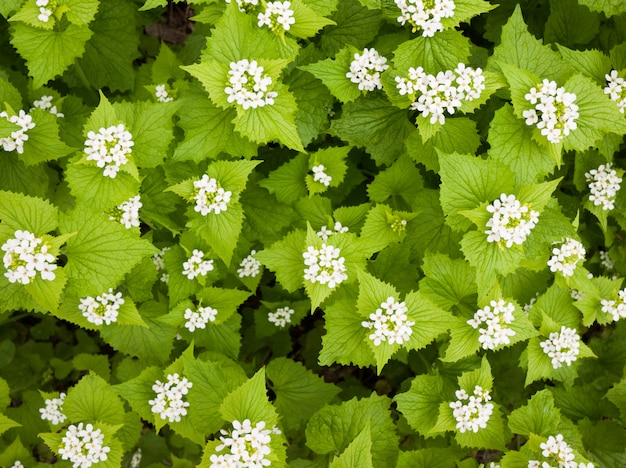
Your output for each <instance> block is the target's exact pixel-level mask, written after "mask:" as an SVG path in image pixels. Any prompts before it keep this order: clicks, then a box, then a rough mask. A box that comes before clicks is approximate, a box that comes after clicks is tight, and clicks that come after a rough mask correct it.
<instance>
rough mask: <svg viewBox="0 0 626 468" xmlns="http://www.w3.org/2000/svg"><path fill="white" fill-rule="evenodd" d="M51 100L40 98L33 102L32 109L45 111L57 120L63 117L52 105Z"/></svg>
mask: <svg viewBox="0 0 626 468" xmlns="http://www.w3.org/2000/svg"><path fill="white" fill-rule="evenodd" d="M52 99H53V97H52V96H47V95H44V96H41V98H39V99H37V100H35V101H33V108H34V109H43V110H47V111H48V112H50V113H51V114H52V115H54V116H56V117H58V118H63V117H65V114H63V113H62V112H59V110H58V109H57V106H56V105H52Z"/></svg>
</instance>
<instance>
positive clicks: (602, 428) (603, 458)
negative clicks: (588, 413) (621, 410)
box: [577, 419, 626, 466]
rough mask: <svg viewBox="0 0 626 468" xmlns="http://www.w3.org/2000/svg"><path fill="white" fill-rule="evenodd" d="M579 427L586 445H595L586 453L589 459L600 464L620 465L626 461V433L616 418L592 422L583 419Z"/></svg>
mask: <svg viewBox="0 0 626 468" xmlns="http://www.w3.org/2000/svg"><path fill="white" fill-rule="evenodd" d="M578 427H579V428H580V432H581V434H582V436H583V441H584V444H585V447H593V449H592V450H590V453H589V454H587V453H585V456H586V457H587V458H589V460H591V461H593V462H595V463H597V464H598V465H599V466H620V465H623V464H624V463H626V454H624V449H623V448H624V446H625V445H626V433H625V432H624V428H623V427H622V426H621V424H620V423H618V422H617V421H615V420H606V421H593V422H592V421H590V420H588V419H583V420H582V421H580V422H579V423H578ZM577 460H580V458H577Z"/></svg>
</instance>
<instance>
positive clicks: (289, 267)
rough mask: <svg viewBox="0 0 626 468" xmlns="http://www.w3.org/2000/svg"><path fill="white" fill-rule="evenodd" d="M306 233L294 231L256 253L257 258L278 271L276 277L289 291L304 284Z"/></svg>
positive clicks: (274, 270)
mask: <svg viewBox="0 0 626 468" xmlns="http://www.w3.org/2000/svg"><path fill="white" fill-rule="evenodd" d="M305 235H306V234H305V233H304V231H300V230H295V231H292V232H290V233H289V234H287V235H286V236H285V237H284V238H283V239H281V240H280V241H278V242H275V243H274V244H272V246H271V247H269V248H266V249H265V250H262V251H261V252H258V253H257V254H256V258H257V260H259V261H260V262H261V263H263V265H265V266H266V267H267V268H269V269H270V270H272V271H273V272H274V273H276V279H277V280H278V281H279V282H280V284H281V286H282V287H283V288H285V289H286V290H287V291H288V292H294V291H295V290H296V289H298V288H300V287H302V285H303V275H304V268H305V265H304V259H303V257H302V253H303V252H305V250H306V249H305V245H304V241H305Z"/></svg>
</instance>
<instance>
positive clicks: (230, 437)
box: [210, 419, 280, 468]
mask: <svg viewBox="0 0 626 468" xmlns="http://www.w3.org/2000/svg"><path fill="white" fill-rule="evenodd" d="M232 426H233V429H232V431H226V430H224V429H222V430H221V431H220V433H221V435H220V442H221V443H220V445H218V446H217V447H215V452H216V453H215V454H213V455H211V457H210V461H211V465H210V466H211V467H212V468H217V467H221V466H233V467H235V466H236V467H244V466H258V467H263V466H270V465H271V464H272V463H271V461H270V460H269V459H268V458H266V457H267V455H269V454H270V453H271V452H272V449H271V447H270V443H271V442H272V434H280V430H279V429H278V428H277V427H275V426H274V427H273V428H272V429H265V426H266V424H265V422H264V421H259V422H256V423H254V426H253V423H252V422H251V421H250V420H249V419H244V420H243V421H242V422H240V421H238V420H234V421H233V422H232ZM222 451H227V452H225V453H223V454H219V452H222Z"/></svg>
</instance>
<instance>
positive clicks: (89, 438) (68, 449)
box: [57, 422, 111, 468]
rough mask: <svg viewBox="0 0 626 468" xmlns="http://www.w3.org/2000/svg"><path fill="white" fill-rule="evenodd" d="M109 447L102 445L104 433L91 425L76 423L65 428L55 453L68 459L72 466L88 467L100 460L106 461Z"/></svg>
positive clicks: (78, 467) (77, 467) (76, 467)
mask: <svg viewBox="0 0 626 468" xmlns="http://www.w3.org/2000/svg"><path fill="white" fill-rule="evenodd" d="M110 451H111V448H110V447H108V446H106V445H104V434H102V432H101V431H100V429H95V430H94V428H93V425H91V424H87V425H83V423H82V422H81V423H78V426H76V425H74V424H72V425H70V426H69V427H68V428H67V431H66V432H65V435H64V436H63V439H61V445H60V446H59V448H58V450H57V453H58V454H59V455H61V459H63V460H69V461H70V462H72V463H73V464H74V465H73V466H74V468H89V467H90V466H91V465H95V464H96V463H99V462H101V461H106V460H107V458H108V456H107V453H109V452H110Z"/></svg>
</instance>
